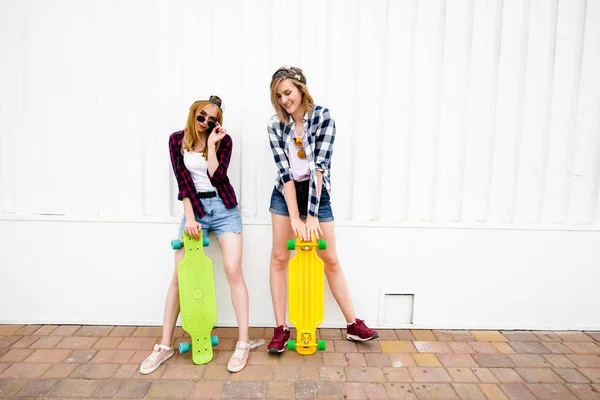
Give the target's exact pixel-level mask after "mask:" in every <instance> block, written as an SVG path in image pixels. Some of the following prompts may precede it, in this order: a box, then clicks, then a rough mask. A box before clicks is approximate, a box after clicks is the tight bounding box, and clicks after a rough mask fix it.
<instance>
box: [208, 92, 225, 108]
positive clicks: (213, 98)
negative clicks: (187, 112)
mask: <svg viewBox="0 0 600 400" xmlns="http://www.w3.org/2000/svg"><path fill="white" fill-rule="evenodd" d="M208 101H209V103H213V104H214V105H215V106H217V107H219V108H221V104H223V101H222V100H221V98H220V97H219V96H215V95H211V96H210V98H209V99H208ZM221 109H222V108H221Z"/></svg>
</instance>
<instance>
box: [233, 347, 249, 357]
mask: <svg viewBox="0 0 600 400" xmlns="http://www.w3.org/2000/svg"><path fill="white" fill-rule="evenodd" d="M244 354H246V349H238V348H237V347H236V349H235V351H234V352H233V357H237V358H239V359H240V360H243V359H244Z"/></svg>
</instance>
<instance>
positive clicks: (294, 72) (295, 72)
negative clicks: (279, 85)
mask: <svg viewBox="0 0 600 400" xmlns="http://www.w3.org/2000/svg"><path fill="white" fill-rule="evenodd" d="M277 78H290V79H294V80H296V81H298V82H301V83H304V84H305V85H306V77H305V76H304V73H302V70H301V69H300V68H298V67H292V66H289V65H286V66H284V67H281V68H279V69H278V70H277V71H275V73H274V74H273V77H272V78H271V80H272V81H273V80H275V79H277Z"/></svg>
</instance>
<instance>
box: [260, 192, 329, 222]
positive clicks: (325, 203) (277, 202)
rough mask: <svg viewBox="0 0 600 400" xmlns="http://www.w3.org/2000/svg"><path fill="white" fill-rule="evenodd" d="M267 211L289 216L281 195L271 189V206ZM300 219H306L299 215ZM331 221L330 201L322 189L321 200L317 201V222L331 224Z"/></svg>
mask: <svg viewBox="0 0 600 400" xmlns="http://www.w3.org/2000/svg"><path fill="white" fill-rule="evenodd" d="M269 211H270V212H271V213H273V214H278V215H285V216H286V217H289V216H290V213H289V212H288V208H287V203H286V202H285V197H284V196H283V194H282V193H281V192H280V191H279V190H277V189H275V188H273V193H271V206H270V208H269ZM300 218H301V219H306V215H300ZM331 221H333V211H332V210H331V201H330V199H329V193H328V192H327V189H325V188H323V190H322V191H321V200H319V222H331Z"/></svg>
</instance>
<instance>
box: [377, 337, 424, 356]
mask: <svg viewBox="0 0 600 400" xmlns="http://www.w3.org/2000/svg"><path fill="white" fill-rule="evenodd" d="M379 345H380V346H381V351H383V352H384V353H416V352H417V349H416V348H415V346H414V345H413V343H412V342H409V341H406V340H382V341H380V343H379Z"/></svg>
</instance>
